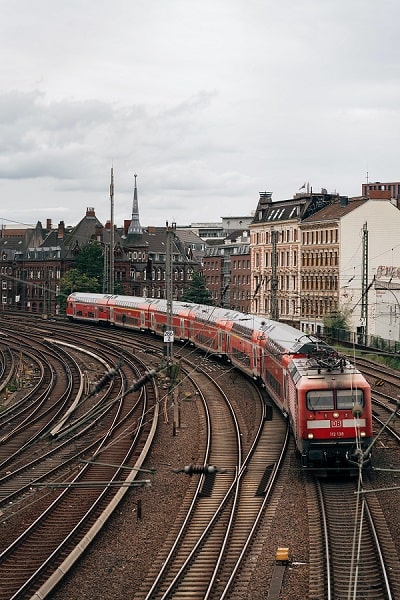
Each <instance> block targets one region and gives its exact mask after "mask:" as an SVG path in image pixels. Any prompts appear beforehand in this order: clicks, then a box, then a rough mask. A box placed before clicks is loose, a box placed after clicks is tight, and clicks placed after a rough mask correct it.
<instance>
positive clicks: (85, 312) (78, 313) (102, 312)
mask: <svg viewBox="0 0 400 600" xmlns="http://www.w3.org/2000/svg"><path fill="white" fill-rule="evenodd" d="M110 298H112V296H111V295H110V294H91V293H90V292H73V293H72V294H70V295H69V296H68V298H67V307H66V315H67V317H68V318H69V319H71V320H72V319H73V320H75V321H92V322H94V323H104V324H106V325H107V324H109V323H110V309H109V304H108V303H109V300H110Z"/></svg>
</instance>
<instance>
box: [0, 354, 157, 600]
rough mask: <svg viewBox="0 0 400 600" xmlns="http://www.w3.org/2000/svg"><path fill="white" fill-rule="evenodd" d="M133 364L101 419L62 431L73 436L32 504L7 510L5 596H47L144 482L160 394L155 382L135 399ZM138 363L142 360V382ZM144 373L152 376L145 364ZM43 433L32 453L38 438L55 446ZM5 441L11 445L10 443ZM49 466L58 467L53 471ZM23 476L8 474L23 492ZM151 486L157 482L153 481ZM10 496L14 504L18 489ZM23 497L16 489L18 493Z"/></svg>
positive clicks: (1, 572)
mask: <svg viewBox="0 0 400 600" xmlns="http://www.w3.org/2000/svg"><path fill="white" fill-rule="evenodd" d="M77 351H78V350H77V349H76V352H77ZM108 353H109V354H110V353H111V351H110V348H108ZM119 355H120V350H118V356H119ZM130 361H131V363H132V364H131V366H130V367H129V369H128V366H129V363H128V360H127V361H126V364H125V365H124V369H128V371H125V373H123V372H121V374H120V376H118V377H113V378H112V381H111V382H110V385H109V389H108V390H107V393H106V394H103V395H102V400H103V401H104V403H105V405H106V407H103V408H102V412H101V413H100V414H96V417H94V416H93V414H90V412H92V413H93V410H92V411H90V410H89V414H88V413H86V418H85V419H84V420H83V421H82V420H81V422H80V423H79V425H77V423H76V421H75V422H73V423H72V422H71V425H70V429H68V426H69V425H68V426H67V425H65V424H64V426H65V427H67V429H66V431H64V432H63V430H62V429H60V430H59V431H57V434H58V435H61V434H62V433H64V436H67V437H69V438H70V439H69V440H68V442H62V443H61V444H60V445H59V447H58V448H56V451H55V452H52V451H49V453H48V454H47V456H46V457H45V460H42V462H41V465H42V466H43V465H45V466H44V468H43V472H42V475H41V476H40V477H39V478H36V480H35V481H31V482H30V499H29V500H28V501H25V502H23V501H22V500H21V503H20V505H18V503H15V502H13V503H12V504H11V505H10V503H9V500H8V502H7V504H5V505H3V509H2V520H3V523H6V524H7V526H8V527H6V531H7V534H6V535H4V536H2V541H1V552H0V565H1V566H0V581H1V584H0V598H4V599H6V598H7V599H9V598H23V597H27V595H29V597H30V596H31V595H32V594H34V593H37V594H38V596H37V597H44V595H45V594H47V593H48V592H49V591H50V590H51V589H52V588H53V587H54V585H56V584H57V583H58V581H59V579H60V578H61V577H62V576H63V574H65V572H66V570H67V568H69V567H70V566H71V565H72V564H73V563H74V561H75V560H76V558H77V557H78V556H79V554H80V553H82V552H83V550H84V548H85V547H86V546H87V545H88V544H89V543H90V542H91V540H92V538H93V536H94V534H95V531H96V530H99V529H100V528H101V527H102V525H103V524H104V522H105V520H106V519H107V517H108V516H109V515H110V514H111V512H112V509H113V508H114V507H115V506H116V505H117V503H118V502H119V501H120V500H121V499H122V497H123V496H124V494H125V492H126V490H127V489H128V488H129V486H130V485H135V484H136V481H137V474H138V469H140V467H141V464H142V463H143V460H144V456H145V454H146V451H147V447H148V445H149V444H150V443H151V439H152V436H153V435H154V431H155V423H156V421H157V416H158V396H157V390H156V388H155V387H154V385H153V383H149V384H148V385H147V386H146V387H144V388H143V389H142V390H141V392H135V393H132V392H134V390H131V393H130V394H129V395H127V391H129V390H130V389H131V387H132V386H130V385H129V384H128V383H127V378H128V376H129V379H130V380H132V374H133V360H132V359H130ZM138 362H139V361H138V360H137V359H136V360H135V366H134V369H135V374H136V377H135V379H137V373H138V372H139V371H138V369H139V367H138ZM140 370H141V372H142V373H143V372H145V371H146V369H145V366H144V365H143V364H142V363H140ZM121 371H122V370H121ZM107 383H108V382H107ZM132 399H134V401H132ZM70 416H71V415H70ZM74 417H75V413H74ZM78 420H79V418H78ZM50 423H51V425H53V424H54V419H50V421H49V422H48V423H47V428H45V431H46V432H48V427H49V424H50ZM78 430H79V431H80V434H79V435H78V434H77V433H76V432H77V431H78ZM71 432H73V434H72V433H71ZM40 433H41V435H40V437H39V438H34V436H31V437H30V438H29V443H30V447H31V451H32V452H34V449H35V439H36V441H37V443H38V444H41V445H43V446H44V445H45V444H46V440H47V445H49V444H50V446H51V445H52V444H53V443H54V442H53V441H52V440H51V439H50V441H49V440H48V438H45V439H43V431H42V430H41V432H40ZM83 433H84V442H83V441H82V434H83ZM10 439H11V438H10ZM4 444H5V445H7V440H4ZM56 445H58V444H57V438H56ZM68 446H69V450H68ZM78 446H79V447H78ZM144 447H146V450H144ZM61 449H62V451H60V450H61ZM53 450H54V449H53ZM68 452H69V453H70V454H72V455H73V456H72V457H73V459H74V460H73V461H71V460H70V459H71V457H69V459H65V454H66V453H67V454H68ZM50 455H51V456H50ZM78 458H80V462H79V461H78V460H77V459H78ZM49 462H52V463H53V464H52V465H51V467H49V466H48V465H49ZM56 462H57V463H58V464H57V465H56V466H55V465H54V463H56ZM12 464H13V463H12ZM46 465H47V466H46ZM46 468H47V471H46ZM26 469H27V470H30V471H31V472H32V470H33V469H36V470H37V464H36V466H35V465H34V464H30V465H26ZM20 472H21V468H18V469H16V470H15V471H14V472H13V471H12V470H11V471H10V472H9V473H7V474H6V477H7V479H8V482H10V481H12V480H13V479H14V481H16V480H17V479H18V480H19V485H20V487H19V489H18V492H19V493H20V494H21V493H22V491H24V489H26V485H27V484H26V482H25V483H21V477H20ZM135 480H136V481H135ZM38 481H40V483H38ZM144 483H146V484H147V483H149V481H148V480H147V479H146V480H145V481H144V482H142V484H144ZM9 485H10V483H8V486H9ZM2 489H7V486H5V487H3V486H2ZM34 490H36V492H34ZM5 493H6V497H7V498H8V499H9V497H10V491H9V490H8V493H7V491H6V492H5ZM16 493H17V492H16V490H14V491H13V494H14V495H15V494H16ZM33 495H34V499H33ZM71 506H73V507H74V510H71ZM28 509H29V510H28ZM38 540H40V543H38ZM77 548H79V551H77ZM35 590H36V591H35Z"/></svg>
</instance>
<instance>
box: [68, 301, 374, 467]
mask: <svg viewBox="0 0 400 600" xmlns="http://www.w3.org/2000/svg"><path fill="white" fill-rule="evenodd" d="M66 314H67V316H68V318H69V319H71V320H74V321H82V322H93V323H103V324H106V325H112V326H118V327H121V328H123V329H132V330H136V331H143V332H151V333H153V334H156V335H160V336H161V335H163V334H164V332H165V330H166V327H167V325H168V324H170V320H171V319H168V311H167V301H166V300H164V299H152V298H140V297H132V296H118V295H108V294H92V293H81V292H73V293H72V294H71V295H70V296H69V297H68V299H67V309H66ZM172 328H173V333H174V340H175V342H177V341H181V342H189V343H191V344H193V345H194V346H196V347H198V348H200V349H202V350H203V351H205V352H206V353H207V354H208V355H213V356H219V357H223V358H225V359H226V360H228V361H230V362H231V363H232V365H234V366H235V367H237V368H238V369H239V370H240V371H243V372H244V373H246V374H247V375H249V376H250V377H253V378H256V379H257V380H259V382H260V383H261V385H262V386H263V387H265V390H266V392H267V393H268V395H269V396H270V397H271V398H272V400H273V402H274V403H275V404H276V405H277V406H278V407H279V408H280V409H281V411H282V412H283V413H284V414H285V415H286V416H287V417H288V418H289V421H290V425H291V428H292V431H293V435H294V439H295V444H296V451H297V453H298V455H299V457H300V459H301V464H302V465H303V466H304V467H307V468H312V467H315V468H318V469H325V470H326V471H328V470H330V469H332V470H342V469H350V470H351V469H354V468H358V465H360V464H361V465H362V466H363V467H364V466H366V465H369V464H370V461H371V452H370V445H371V442H372V410H371V389H370V386H369V384H368V382H367V381H366V380H365V378H364V377H363V376H362V374H361V373H360V372H359V370H358V369H357V368H356V367H355V366H354V365H352V364H351V363H350V362H349V361H348V360H346V359H345V358H344V357H341V356H339V355H338V354H337V353H336V352H335V351H334V349H333V348H331V347H330V346H328V345H327V344H326V343H324V342H323V341H321V340H320V339H318V338H317V337H315V336H314V335H308V334H305V333H303V332H301V331H298V330H297V329H295V328H293V327H291V326H289V325H286V324H284V323H280V322H275V321H271V320H269V319H264V318H261V317H258V316H254V315H249V314H243V313H240V312H236V311H234V310H228V309H224V308H219V307H215V306H205V305H198V304H189V303H185V302H173V304H172Z"/></svg>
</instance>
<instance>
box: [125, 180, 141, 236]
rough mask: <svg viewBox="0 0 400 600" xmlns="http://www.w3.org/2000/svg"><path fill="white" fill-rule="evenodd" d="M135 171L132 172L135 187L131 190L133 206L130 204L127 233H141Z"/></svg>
mask: <svg viewBox="0 0 400 600" xmlns="http://www.w3.org/2000/svg"><path fill="white" fill-rule="evenodd" d="M136 177H137V175H136V173H135V174H134V178H135V188H134V191H133V206H132V220H131V224H130V225H129V229H128V233H143V230H142V226H141V225H140V221H139V205H138V197H137V187H136Z"/></svg>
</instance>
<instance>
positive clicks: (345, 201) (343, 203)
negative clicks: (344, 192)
mask: <svg viewBox="0 0 400 600" xmlns="http://www.w3.org/2000/svg"><path fill="white" fill-rule="evenodd" d="M348 203H349V199H348V197H347V196H340V206H347V205H348Z"/></svg>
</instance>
